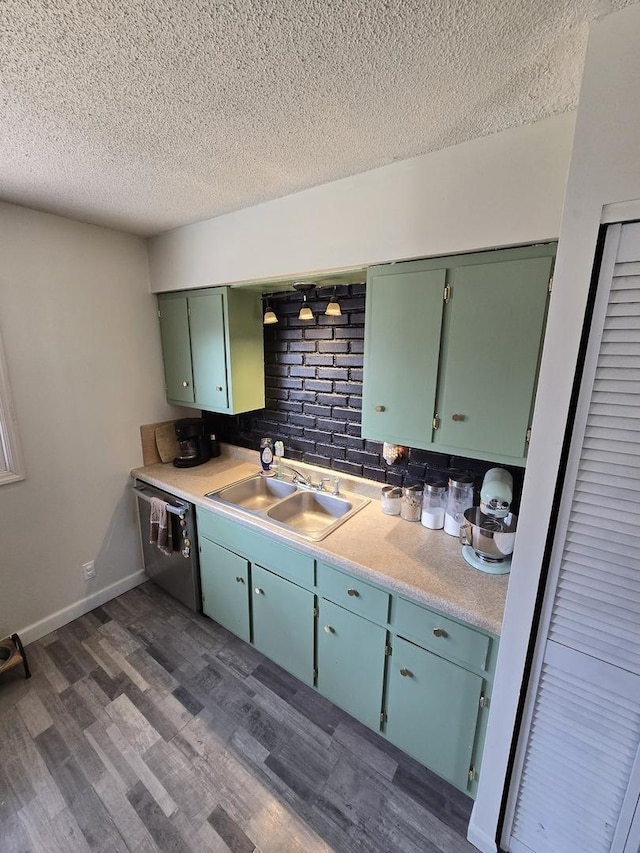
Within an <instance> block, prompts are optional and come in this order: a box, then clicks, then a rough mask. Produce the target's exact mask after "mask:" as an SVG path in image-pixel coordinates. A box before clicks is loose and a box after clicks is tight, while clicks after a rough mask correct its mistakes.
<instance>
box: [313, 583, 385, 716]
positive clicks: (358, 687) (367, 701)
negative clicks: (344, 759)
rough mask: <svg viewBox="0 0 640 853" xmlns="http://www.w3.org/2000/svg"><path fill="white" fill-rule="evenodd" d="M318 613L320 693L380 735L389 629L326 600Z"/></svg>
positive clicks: (321, 603) (321, 604)
mask: <svg viewBox="0 0 640 853" xmlns="http://www.w3.org/2000/svg"><path fill="white" fill-rule="evenodd" d="M319 609H320V616H319V619H318V684H317V686H318V690H319V692H320V693H322V695H323V696H326V698H327V699H329V700H331V701H332V702H334V703H335V704H336V705H339V706H340V707H341V708H344V710H345V711H347V712H348V713H349V714H352V715H353V716H354V717H357V718H358V719H359V720H361V721H362V722H363V723H364V724H365V725H367V726H369V727H370V728H372V729H375V730H376V731H379V730H380V714H381V713H382V689H383V681H384V666H385V659H386V658H385V649H386V646H387V631H386V628H382V627H380V625H374V624H373V623H372V622H369V621H367V620H366V619H363V618H362V616H357V615H356V614H355V613H351V612H350V611H348V610H345V609H344V608H342V607H338V605H336V604H333V603H332V602H330V601H326V600H325V599H322V600H321V601H320V606H319Z"/></svg>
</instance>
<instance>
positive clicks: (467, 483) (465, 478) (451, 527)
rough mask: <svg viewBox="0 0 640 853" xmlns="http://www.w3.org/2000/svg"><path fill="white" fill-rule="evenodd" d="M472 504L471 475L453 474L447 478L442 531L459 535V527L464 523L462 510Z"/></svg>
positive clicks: (451, 534)
mask: <svg viewBox="0 0 640 853" xmlns="http://www.w3.org/2000/svg"><path fill="white" fill-rule="evenodd" d="M472 506H473V477H471V476H470V475H468V474H454V475H453V476H452V477H450V478H449V493H448V495H447V508H446V510H445V513H444V532H445V533H448V534H449V535H450V536H460V527H461V525H463V524H464V511H465V509H469V507H472Z"/></svg>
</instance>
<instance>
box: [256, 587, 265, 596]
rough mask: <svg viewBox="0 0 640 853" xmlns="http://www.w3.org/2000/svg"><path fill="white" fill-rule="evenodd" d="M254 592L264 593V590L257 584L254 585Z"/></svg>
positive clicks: (257, 593)
mask: <svg viewBox="0 0 640 853" xmlns="http://www.w3.org/2000/svg"><path fill="white" fill-rule="evenodd" d="M255 592H256V595H264V590H263V589H260V587H259V586H257V587H256V589H255Z"/></svg>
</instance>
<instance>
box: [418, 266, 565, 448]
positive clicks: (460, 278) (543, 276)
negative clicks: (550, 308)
mask: <svg viewBox="0 0 640 853" xmlns="http://www.w3.org/2000/svg"><path fill="white" fill-rule="evenodd" d="M552 262H553V259H552V257H551V256H549V255H548V256H546V257H537V258H524V259H517V260H503V261H500V262H497V261H496V262H494V263H492V264H479V265H477V266H464V267H461V268H454V269H452V270H450V273H449V281H450V284H451V300H450V302H449V304H448V306H447V310H446V312H445V315H446V316H445V324H444V333H443V347H442V358H441V367H440V382H439V393H438V404H437V409H438V414H439V416H440V428H439V429H438V430H437V431H436V432H435V435H434V446H433V449H434V450H442V451H444V450H447V451H449V452H452V451H453V452H459V453H463V452H464V453H465V454H466V455H469V454H470V453H473V452H474V451H482V452H483V453H485V454H489V455H490V456H491V455H492V454H500V455H501V456H502V457H503V458H504V457H513V458H515V459H523V458H524V456H525V455H526V448H527V442H526V434H527V429H528V428H529V426H530V418H531V411H532V401H533V397H534V392H535V385H536V378H537V372H538V362H539V357H540V351H541V340H542V334H543V328H544V321H545V313H546V305H547V298H548V285H549V278H550V275H551V266H552Z"/></svg>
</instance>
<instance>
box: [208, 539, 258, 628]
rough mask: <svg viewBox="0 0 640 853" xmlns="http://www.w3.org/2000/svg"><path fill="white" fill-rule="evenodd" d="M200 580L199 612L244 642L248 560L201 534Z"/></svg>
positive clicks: (246, 616) (247, 622) (247, 616)
mask: <svg viewBox="0 0 640 853" xmlns="http://www.w3.org/2000/svg"><path fill="white" fill-rule="evenodd" d="M200 582H201V585H202V611H203V613H206V615H207V616H209V617H211V619H213V620H214V621H216V622H218V623H219V624H220V625H223V626H224V627H225V628H228V630H229V631H231V633H232V634H236V635H237V636H238V637H240V638H241V639H242V640H245V641H246V642H247V643H248V642H249V640H250V634H249V563H248V562H247V561H246V560H245V559H244V558H243V557H239V556H238V555H237V554H233V553H232V552H231V551H227V549H226V548H221V547H220V545H216V544H215V542H211V541H210V540H209V539H203V538H202V537H201V538H200Z"/></svg>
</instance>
